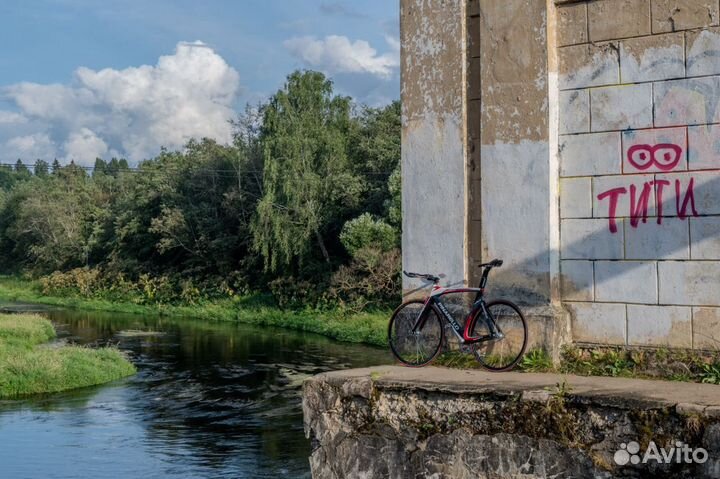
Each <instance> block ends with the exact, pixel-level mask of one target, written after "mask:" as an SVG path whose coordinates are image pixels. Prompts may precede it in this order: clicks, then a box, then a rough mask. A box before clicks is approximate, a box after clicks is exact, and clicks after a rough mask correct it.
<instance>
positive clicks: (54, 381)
mask: <svg viewBox="0 0 720 479" xmlns="http://www.w3.org/2000/svg"><path fill="white" fill-rule="evenodd" d="M53 338H55V329H54V328H53V326H52V323H50V321H48V320H47V319H45V318H42V317H40V316H37V315H31V314H0V399H12V398H18V397H23V396H29V395H33V394H43V393H55V392H60V391H65V390H69V389H76V388H82V387H87V386H95V385H98V384H104V383H107V382H110V381H114V380H116V379H120V378H123V377H126V376H131V375H133V374H135V372H136V370H135V366H133V365H132V363H130V361H128V360H127V358H125V356H124V355H123V354H122V353H121V352H120V351H118V350H117V349H114V348H99V349H90V348H84V347H79V346H57V347H55V346H53V345H43V343H47V342H48V341H50V340H52V339H53Z"/></svg>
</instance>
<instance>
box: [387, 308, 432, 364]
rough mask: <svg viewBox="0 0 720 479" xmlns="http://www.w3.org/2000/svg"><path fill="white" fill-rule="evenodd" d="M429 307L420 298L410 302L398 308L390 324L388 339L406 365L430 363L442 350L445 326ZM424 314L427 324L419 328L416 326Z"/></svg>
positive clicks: (395, 353)
mask: <svg viewBox="0 0 720 479" xmlns="http://www.w3.org/2000/svg"><path fill="white" fill-rule="evenodd" d="M424 309H425V303H424V302H423V301H420V300H414V301H409V302H407V303H404V304H402V305H400V307H398V308H397V309H396V310H395V312H394V313H393V315H392V318H390V324H389V325H388V342H389V343H390V350H391V351H392V353H393V356H395V358H397V360H398V361H400V362H401V363H403V364H404V365H406V366H412V367H420V366H425V365H426V364H429V363H430V362H431V361H432V360H433V359H435V356H437V355H438V353H439V352H440V348H441V347H442V343H443V325H442V321H441V320H440V316H439V315H438V314H437V313H436V312H435V309H434V308H428V309H427V310H425V311H424V312H423V310H424ZM421 313H422V314H423V315H424V317H423V319H422V321H423V323H422V326H420V328H418V330H417V331H415V332H413V331H412V328H413V326H414V325H415V322H416V321H417V319H418V318H419V316H420V314H421Z"/></svg>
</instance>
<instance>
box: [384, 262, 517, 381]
mask: <svg viewBox="0 0 720 479" xmlns="http://www.w3.org/2000/svg"><path fill="white" fill-rule="evenodd" d="M502 264H503V262H502V260H499V259H495V260H493V261H490V262H489V263H484V264H481V265H480V267H481V268H483V272H482V277H481V280H480V286H479V287H478V288H443V287H441V286H440V285H439V282H440V278H439V277H437V276H434V275H431V274H419V273H408V272H407V271H403V274H404V275H405V276H407V277H409V278H420V279H424V280H426V281H429V282H432V284H433V286H432V291H431V293H430V295H429V296H428V297H427V298H425V299H422V300H421V299H415V300H411V301H408V302H406V303H403V304H401V305H400V306H399V307H398V308H397V309H396V310H395V312H394V313H393V315H392V318H390V324H389V325H388V340H389V343H390V349H391V350H392V353H393V355H394V356H395V358H397V360H398V361H400V362H401V363H402V364H404V365H406V366H412V367H421V366H425V365H427V364H430V363H431V362H432V361H433V360H434V359H435V358H436V357H437V355H438V354H439V353H440V350H441V349H442V346H443V343H444V338H445V333H444V331H445V327H444V324H443V320H444V321H445V322H447V323H448V324H449V325H450V330H451V331H452V332H453V333H455V336H457V338H458V341H459V342H460V349H461V351H463V352H472V353H473V354H474V355H475V359H477V360H478V361H479V362H480V364H481V365H482V366H483V367H485V368H486V369H488V370H490V371H509V370H510V369H512V368H513V367H514V366H515V365H516V364H517V363H518V361H520V359H521V358H522V356H523V354H524V353H525V347H526V346H527V339H528V332H527V323H526V321H525V317H524V316H523V314H522V312H521V311H520V308H518V307H517V306H516V305H515V304H513V303H512V302H510V301H506V300H494V301H490V302H486V301H485V298H484V293H485V287H486V286H487V282H488V275H489V274H490V271H491V270H492V269H493V268H497V267H500V266H502ZM458 293H460V294H461V293H472V294H475V300H474V301H473V304H472V307H471V308H470V313H469V314H468V315H467V318H466V319H465V323H464V325H463V326H461V325H460V323H459V322H458V321H457V320H456V319H455V317H454V316H453V315H452V314H451V313H450V311H449V309H448V307H447V305H446V304H445V303H444V302H443V300H442V298H443V297H444V296H446V295H449V294H458Z"/></svg>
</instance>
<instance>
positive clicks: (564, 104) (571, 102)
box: [559, 90, 590, 135]
mask: <svg viewBox="0 0 720 479" xmlns="http://www.w3.org/2000/svg"><path fill="white" fill-rule="evenodd" d="M559 102H560V134H562V135H564V134H567V133H586V132H588V131H590V93H589V92H588V90H566V91H561V92H560V93H559Z"/></svg>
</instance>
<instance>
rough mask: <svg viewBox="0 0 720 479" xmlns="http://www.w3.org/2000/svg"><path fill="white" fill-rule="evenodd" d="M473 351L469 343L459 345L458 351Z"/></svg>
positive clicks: (465, 352)
mask: <svg viewBox="0 0 720 479" xmlns="http://www.w3.org/2000/svg"><path fill="white" fill-rule="evenodd" d="M474 351H475V348H473V347H472V345H470V344H461V345H460V352H462V353H464V354H472V353H473V352H474Z"/></svg>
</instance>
